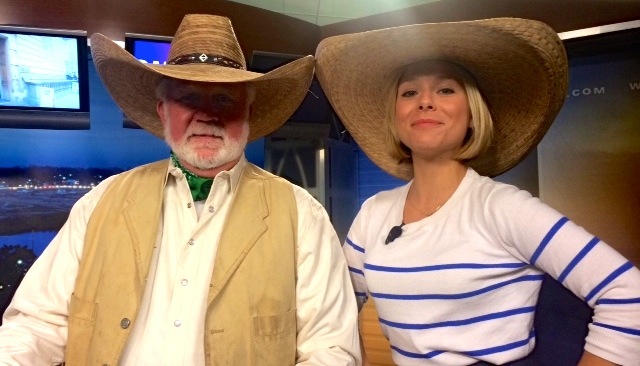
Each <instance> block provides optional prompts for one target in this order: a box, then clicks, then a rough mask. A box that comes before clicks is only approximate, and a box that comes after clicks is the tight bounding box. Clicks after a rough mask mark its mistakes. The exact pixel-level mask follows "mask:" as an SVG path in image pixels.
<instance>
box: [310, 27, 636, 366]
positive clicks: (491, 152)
mask: <svg viewBox="0 0 640 366" xmlns="http://www.w3.org/2000/svg"><path fill="white" fill-rule="evenodd" d="M316 58H317V67H316V72H317V75H318V78H319V80H320V82H321V85H322V87H323V89H324V91H325V93H326V94H327V97H328V99H329V101H330V102H331V104H332V106H333V107H334V109H335V111H336V113H337V114H338V116H339V117H340V118H341V120H342V121H343V123H344V125H345V126H346V128H347V129H348V130H349V132H350V133H351V135H352V136H353V138H354V139H355V141H356V142H357V143H358V144H359V145H360V147H361V148H362V150H363V151H364V152H365V153H366V154H367V156H368V157H369V158H370V159H371V160H372V161H373V162H374V163H375V164H377V165H378V166H379V167H380V168H382V169H383V170H385V171H386V172H388V173H389V174H391V175H394V176H396V177H399V178H402V179H404V180H406V181H408V183H407V184H406V185H404V186H401V187H398V188H396V189H393V190H390V191H385V192H381V193H379V194H377V195H375V196H373V197H371V198H369V199H368V200H367V201H366V202H365V203H364V204H363V205H362V207H361V210H360V212H359V213H358V215H357V217H356V218H355V220H354V222H353V224H352V226H351V229H350V231H349V234H348V236H347V240H346V243H345V245H344V246H343V248H344V251H345V255H346V257H347V262H348V264H349V269H350V271H351V278H352V282H353V284H354V287H355V291H356V296H357V299H358V302H359V305H360V307H361V306H362V304H363V303H364V302H365V301H366V300H367V299H368V298H369V297H371V298H373V300H374V301H375V306H376V309H377V311H378V315H379V320H380V323H381V326H382V329H383V333H384V334H385V336H386V337H387V338H388V339H389V341H390V344H391V348H392V356H393V360H394V361H395V363H397V364H399V365H470V364H474V363H477V362H479V363H481V364H505V363H509V362H512V361H516V360H522V359H523V358H525V357H526V356H527V355H528V354H529V353H530V352H531V351H532V350H533V348H534V346H535V342H536V329H535V328H534V322H533V320H534V312H535V306H536V302H537V299H538V293H539V291H540V286H541V282H542V279H543V277H544V273H545V272H546V273H548V274H549V275H551V276H552V277H553V278H555V279H556V280H558V281H559V282H560V283H562V284H563V285H564V286H565V287H567V288H568V289H570V290H571V291H573V293H575V294H576V295H577V296H579V297H580V298H581V299H583V300H584V301H585V302H586V303H588V304H589V305H590V306H591V307H593V308H594V310H595V316H594V318H593V321H592V323H591V324H590V325H589V333H588V336H587V338H586V344H585V346H584V350H585V351H584V353H583V355H582V358H581V359H580V361H579V362H580V363H579V364H580V365H611V364H622V365H638V364H640V271H639V270H638V269H637V268H636V267H634V266H633V264H631V263H630V262H629V261H628V260H626V259H625V258H623V257H622V256H621V255H620V254H618V253H617V252H616V251H614V250H613V249H612V248H611V247H609V246H608V245H607V244H605V243H603V242H602V241H600V240H599V239H597V238H595V237H594V236H593V235H590V234H589V233H587V232H586V231H585V230H584V229H582V228H581V227H579V226H577V225H575V224H574V223H572V222H571V221H570V220H568V219H567V218H566V217H564V216H563V215H562V214H560V213H558V212H557V211H555V210H553V209H552V208H550V207H548V206H546V205H545V204H544V203H542V202H541V201H540V200H539V199H537V198H534V197H532V196H531V195H530V194H529V193H527V192H525V191H522V190H519V189H517V188H516V187H513V186H511V185H507V184H502V183H498V182H496V181H493V180H492V179H491V178H490V177H493V176H496V175H498V174H501V173H503V172H505V171H507V170H508V169H510V168H511V167H513V166H514V165H516V164H517V163H518V162H520V161H521V160H522V159H523V158H524V157H525V156H526V154H527V153H528V152H529V151H530V150H531V149H533V148H534V147H535V146H536V144H537V143H538V142H539V141H540V139H541V138H542V137H543V135H544V134H545V132H546V131H547V129H548V128H549V126H550V124H551V123H552V121H553V120H554V118H555V116H556V114H557V113H558V110H559V109H560V107H561V105H562V103H563V99H564V96H565V94H566V90H567V60H566V55H565V52H564V48H563V45H562V43H561V41H560V40H559V39H558V37H557V35H556V33H555V32H554V31H553V30H551V29H550V28H549V27H548V26H546V25H545V24H542V23H540V22H536V21H531V20H523V19H511V18H500V19H488V20H480V21H468V22H455V23H438V24H419V25H410V26H404V27H397V28H389V29H383V30H377V31H370V32H364V33H357V34H348V35H342V36H336V37H331V38H327V39H325V40H323V41H322V42H321V43H320V44H319V46H318V48H317V51H316ZM577 361H578V360H576V362H577ZM521 362H522V363H518V362H517V361H516V363H514V365H515V364H521V365H529V364H531V363H530V362H531V361H521Z"/></svg>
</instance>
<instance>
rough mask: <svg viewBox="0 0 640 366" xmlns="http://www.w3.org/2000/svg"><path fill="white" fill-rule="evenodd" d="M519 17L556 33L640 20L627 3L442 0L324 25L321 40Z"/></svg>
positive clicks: (639, 4)
mask: <svg viewBox="0 0 640 366" xmlns="http://www.w3.org/2000/svg"><path fill="white" fill-rule="evenodd" d="M494 17H518V18H528V19H536V20H540V21H543V22H545V23H547V24H549V25H550V26H551V27H552V28H553V29H555V30H556V31H557V32H565V31H570V30H575V29H582V28H589V27H595V26H599V25H604V24H610V23H619V22H624V21H630V20H637V19H640V1H635V0H634V1H630V0H580V1H568V0H560V1H558V0H527V1H522V0H473V1H469V0H441V1H436V2H433V3H429V4H424V5H418V6H414V7H411V8H408V9H403V10H398V11H393V12H388V13H384V14H377V15H372V16H369V17H365V18H360V19H354V20H349V21H346V22H341V23H335V24H329V25H325V26H323V27H322V28H321V29H322V32H321V37H322V38H326V37H330V36H334V35H338V34H345V33H353V32H362V31H367V30H372V29H381V28H387V27H394V26H400V25H407V24H418V23H430V22H445V21H461V20H474V19H485V18H494Z"/></svg>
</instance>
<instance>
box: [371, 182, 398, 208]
mask: <svg viewBox="0 0 640 366" xmlns="http://www.w3.org/2000/svg"><path fill="white" fill-rule="evenodd" d="M409 185H410V183H406V184H403V185H400V186H398V187H395V188H391V189H386V190H383V191H380V192H378V193H376V194H374V195H373V196H371V197H369V198H367V199H366V200H365V201H364V203H363V204H362V207H363V208H365V207H367V208H376V209H379V208H380V207H384V206H390V205H393V204H394V203H397V202H398V200H399V199H404V197H406V195H407V190H408V189H409Z"/></svg>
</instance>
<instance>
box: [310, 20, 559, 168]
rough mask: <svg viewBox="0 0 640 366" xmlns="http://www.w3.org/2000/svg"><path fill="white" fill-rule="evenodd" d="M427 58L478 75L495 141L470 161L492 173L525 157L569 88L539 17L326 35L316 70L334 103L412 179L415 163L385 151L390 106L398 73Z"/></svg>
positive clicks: (363, 140)
mask: <svg viewBox="0 0 640 366" xmlns="http://www.w3.org/2000/svg"><path fill="white" fill-rule="evenodd" d="M426 59H439V60H447V61H451V62H454V63H457V64H459V65H462V66H463V67H465V68H466V69H468V70H469V71H470V72H471V73H472V74H473V75H474V76H475V78H476V80H477V82H478V85H479V88H480V91H481V92H482V94H483V96H484V97H485V99H486V101H487V104H488V105H489V109H490V112H491V116H492V118H493V122H494V138H493V140H492V145H491V146H490V148H489V149H488V151H487V152H485V153H484V154H482V155H480V156H478V157H476V158H474V159H472V160H470V161H468V165H469V166H471V167H472V168H474V169H475V170H476V171H478V172H479V173H480V174H483V175H487V176H496V175H499V174H501V173H503V172H506V171H507V170H509V169H511V168H512V167H513V166H515V165H516V164H518V163H519V162H520V161H521V160H523V159H524V158H525V157H526V155H527V153H528V152H529V151H531V150H532V149H533V148H534V147H535V146H536V145H537V144H538V143H539V142H540V140H541V139H542V137H543V136H544V134H545V133H546V132H547V130H548V129H549V126H550V125H551V123H552V122H553V120H554V118H555V117H556V115H557V113H558V111H559V110H560V107H561V106H562V103H563V101H564V98H565V95H566V92H567V87H568V81H567V79H568V70H567V69H568V67H567V56H566V52H565V49H564V46H563V44H562V42H561V40H560V39H559V38H558V35H557V34H556V32H555V31H553V30H552V29H551V28H550V27H549V26H547V25H546V24H544V23H541V22H538V21H533V20H527V19H516V18H496V19H486V20H476V21H462V22H450V23H428V24H416V25H408V26H402V27H395V28H387V29H381V30H375V31H369V32H362V33H355V34H346V35H340V36H335V37H330V38H326V39H324V40H322V42H320V44H319V45H318V48H317V50H316V60H317V66H316V74H317V76H318V79H319V81H320V84H321V85H322V88H323V90H324V92H325V93H326V95H327V98H328V99H329V101H330V102H331V105H332V106H333V108H334V109H335V111H336V113H337V114H338V116H339V117H340V119H341V120H342V122H343V123H344V125H345V127H346V128H347V129H348V130H349V132H350V133H351V135H352V136H353V138H354V139H355V141H356V142H357V143H358V145H359V146H360V147H361V148H362V150H363V151H364V152H365V153H366V155H367V156H368V157H369V158H370V159H371V160H372V161H373V162H374V163H375V164H376V165H378V166H379V167H380V168H381V169H383V170H384V171H386V172H387V173H389V174H391V175H393V176H395V177H398V178H401V179H404V180H410V179H412V177H413V168H412V166H411V163H408V162H403V163H400V162H398V161H397V160H396V159H394V158H392V157H391V155H390V153H389V152H388V151H387V149H386V146H385V136H384V132H383V131H385V128H384V123H385V119H386V118H388V116H387V112H386V110H385V105H386V104H387V98H388V96H389V90H390V89H389V88H392V87H395V86H394V85H392V83H393V82H395V80H392V79H393V75H397V72H396V71H397V70H399V69H401V68H403V67H404V66H406V65H409V64H412V63H414V62H417V61H420V60H426Z"/></svg>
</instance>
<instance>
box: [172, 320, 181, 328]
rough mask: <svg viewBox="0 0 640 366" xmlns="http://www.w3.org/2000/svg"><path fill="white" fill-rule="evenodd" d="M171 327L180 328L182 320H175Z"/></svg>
mask: <svg viewBox="0 0 640 366" xmlns="http://www.w3.org/2000/svg"><path fill="white" fill-rule="evenodd" d="M173 325H174V326H175V327H176V328H178V327H179V326H181V325H182V320H176V321H174V322H173Z"/></svg>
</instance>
